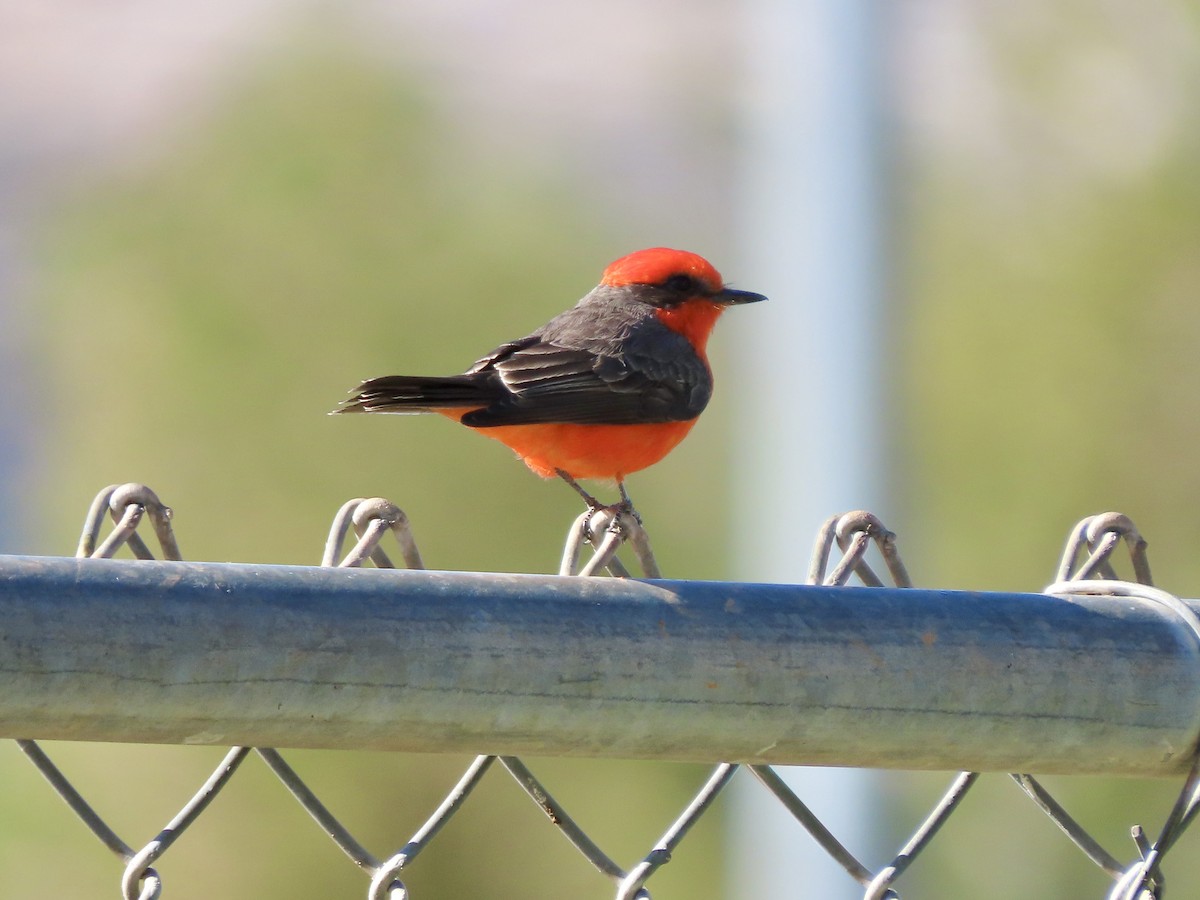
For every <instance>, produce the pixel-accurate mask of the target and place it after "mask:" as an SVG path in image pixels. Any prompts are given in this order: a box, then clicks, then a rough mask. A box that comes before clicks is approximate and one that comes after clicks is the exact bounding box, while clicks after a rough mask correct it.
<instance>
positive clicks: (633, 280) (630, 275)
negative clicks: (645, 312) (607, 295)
mask: <svg viewBox="0 0 1200 900" xmlns="http://www.w3.org/2000/svg"><path fill="white" fill-rule="evenodd" d="M675 275H690V276H691V277H692V278H694V279H696V281H698V282H699V283H700V284H701V285H702V286H703V287H704V288H706V289H707V290H708V291H710V292H712V293H716V292H717V291H719V290H721V287H722V285H723V284H724V282H723V281H722V279H721V273H720V272H718V271H717V270H716V269H714V268H713V266H712V263H710V262H709V261H708V260H707V259H705V258H704V257H703V256H699V255H697V254H695V253H688V252H687V251H686V250H672V249H670V248H669V247H651V248H650V249H649V250H638V251H637V252H635V253H630V254H629V255H628V256H622V257H621V258H620V259H618V260H616V261H615V262H612V263H610V264H609V266H608V268H607V269H605V270H604V277H603V278H602V279H601V280H600V283H601V284H607V285H609V286H610V287H624V286H626V285H630V284H664V283H665V282H666V281H667V280H668V279H670V278H671V277H672V276H675Z"/></svg>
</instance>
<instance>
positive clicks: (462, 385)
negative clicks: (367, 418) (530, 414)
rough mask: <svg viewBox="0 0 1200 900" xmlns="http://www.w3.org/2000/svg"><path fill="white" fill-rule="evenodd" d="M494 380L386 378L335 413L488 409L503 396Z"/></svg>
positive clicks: (479, 377) (362, 386)
mask: <svg viewBox="0 0 1200 900" xmlns="http://www.w3.org/2000/svg"><path fill="white" fill-rule="evenodd" d="M492 381H493V379H492V378H490V377H488V376H485V375H482V374H472V375H451V376H448V377H445V378H426V377H422V376H419V375H385V376H384V377H382V378H371V379H369V380H367V381H364V382H363V383H362V384H360V385H359V386H358V387H357V388H355V389H354V391H353V393H352V396H350V397H349V398H348V399H346V400H343V401H342V402H341V403H340V404H339V405H338V408H337V409H335V410H333V411H332V412H334V413H420V412H430V411H432V410H438V409H455V408H463V407H476V408H478V407H480V406H487V405H488V404H490V403H492V402H493V401H495V400H496V399H498V397H499V396H500V392H499V391H498V390H497V388H496V386H495V385H494V384H492Z"/></svg>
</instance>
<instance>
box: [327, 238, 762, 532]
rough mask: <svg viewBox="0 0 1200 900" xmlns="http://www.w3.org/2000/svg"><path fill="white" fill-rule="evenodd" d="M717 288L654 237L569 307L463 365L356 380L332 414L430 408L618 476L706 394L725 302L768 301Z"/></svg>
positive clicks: (695, 262) (691, 420) (692, 260)
mask: <svg viewBox="0 0 1200 900" xmlns="http://www.w3.org/2000/svg"><path fill="white" fill-rule="evenodd" d="M765 299H766V298H765V297H763V296H762V295H761V294H753V293H750V292H749V291H737V290H733V289H732V288H728V287H726V286H725V284H724V282H723V281H722V279H721V276H720V274H719V273H718V272H717V270H716V269H714V268H713V267H712V265H710V264H709V263H708V261H707V260H705V259H703V258H702V257H700V256H697V255H696V254H695V253H687V252H685V251H683V250H668V249H666V248H665V247H655V248H652V249H650V250H639V251H638V252H636V253H631V254H629V255H628V256H623V257H621V259H618V260H617V261H616V262H614V263H612V264H611V265H610V266H609V267H608V268H607V269H605V270H604V277H603V278H602V279H601V280H600V284H599V285H597V286H596V287H595V288H593V289H592V290H591V291H590V292H588V294H587V295H586V296H585V297H584V298H583V299H582V300H580V301H579V303H577V304H576V305H575V306H574V308H572V309H569V310H567V311H566V312H564V313H562V314H561V315H557V316H555V317H554V318H553V319H551V320H550V321H549V322H547V323H546V324H545V325H543V326H542V327H541V328H539V329H538V330H537V331H535V332H533V334H531V335H529V336H528V337H524V338H521V339H520V340H517V341H512V342H510V343H507V344H502V345H501V346H500V347H497V348H496V349H495V350H493V351H492V352H491V353H489V354H488V355H487V356H485V357H483V359H481V360H479V361H478V362H477V363H475V365H473V366H471V368H469V369H467V371H466V372H465V373H463V374H462V375H451V376H449V377H441V378H436V377H435V378H426V377H422V376H415V375H387V376H384V377H382V378H372V379H370V380H369V381H364V382H363V383H362V384H360V385H359V386H358V388H357V390H355V391H354V392H353V396H352V397H350V399H348V400H345V401H343V403H342V404H341V406H340V407H339V408H338V409H336V410H334V412H338V413H357V412H368V413H420V412H436V413H441V414H442V415H444V416H449V417H450V418H452V419H456V420H457V421H459V422H462V424H464V425H466V426H467V427H469V428H473V429H477V430H478V431H479V432H480V434H484V435H487V436H488V437H491V438H495V439H496V440H498V441H500V442H501V443H503V444H507V445H508V446H509V447H511V448H512V449H513V450H515V451H516V452H517V455H518V456H519V457H520V458H521V459H523V460H524V461H525V465H527V466H528V467H529V468H530V469H532V470H533V471H534V472H536V473H537V474H538V475H541V476H542V477H543V478H550V477H551V476H553V475H558V476H560V477H561V478H563V479H564V480H565V481H566V482H567V483H568V484H570V485H571V486H572V487H573V488H575V490H576V491H578V492H579V493H580V495H581V496H582V497H583V498H584V500H585V501H586V502H587V504H588V506H589V507H591V508H592V509H597V508H600V504H599V503H598V502H597V501H596V500H595V498H594V497H592V496H591V495H590V494H588V493H587V492H586V491H584V490H583V488H581V487H580V486H579V485H578V483H577V482H576V479H578V478H597V479H604V480H606V481H615V482H616V483H617V486H618V487H619V489H620V492H621V499H622V501H623V505H624V507H625V508H627V509H630V510H632V505H631V504H630V503H629V495H628V494H627V493H626V492H625V484H624V482H625V476H627V475H629V474H630V473H631V472H636V471H638V470H639V469H644V468H646V467H647V466H650V465H653V464H654V463H656V462H658V461H659V460H660V459H662V458H663V457H664V456H666V455H667V454H668V453H669V452H670V451H671V450H672V449H673V448H674V447H675V445H676V444H678V443H679V442H680V441H681V440H683V438H684V437H685V436H686V435H687V433H688V432H689V431H690V430H691V428H692V426H693V425H695V424H696V418H697V417H698V416H699V415H700V413H701V412H703V410H704V407H705V406H707V405H708V399H709V397H710V396H712V385H713V380H712V371H711V369H710V368H709V365H708V357H707V355H706V353H705V347H706V345H707V343H708V336H709V334H710V333H711V332H712V328H713V325H714V324H716V321H717V318H718V317H719V316H720V315H721V313H722V312H723V311H724V309H725V307H727V306H731V305H733V304H737V303H754V302H757V301H759V300H765Z"/></svg>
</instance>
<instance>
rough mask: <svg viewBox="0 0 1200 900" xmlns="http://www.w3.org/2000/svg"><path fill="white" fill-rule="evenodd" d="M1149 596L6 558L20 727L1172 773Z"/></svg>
mask: <svg viewBox="0 0 1200 900" xmlns="http://www.w3.org/2000/svg"><path fill="white" fill-rule="evenodd" d="M1081 590H1083V587H1082V586H1081ZM1152 593H1153V589H1147V592H1146V594H1147V595H1146V596H1138V595H1136V592H1135V595H1131V596H1095V595H1083V594H1080V595H1048V594H1026V593H996V592H989V593H983V592H962V591H941V590H921V589H912V588H909V589H889V588H838V587H820V586H808V585H790V584H789V585H772V584H740V583H722V582H691V581H667V580H662V581H635V580H630V579H611V578H589V579H579V578H567V577H559V576H547V575H513V574H487V573H460V572H433V571H403V570H383V569H335V568H315V567H301V566H274V565H258V564H253V565H249V564H229V563H194V562H153V563H147V562H137V561H121V560H100V559H68V558H57V557H28V556H26V557H22V556H5V557H0V732H2V733H0V736H2V737H16V738H46V739H65V740H87V741H121V742H161V743H186V744H225V745H228V744H242V745H254V746H292V747H324V748H345V749H350V748H357V749H394V750H406V751H416V752H443V753H446V752H462V753H489V754H514V753H519V754H542V755H555V756H595V757H625V758H647V759H673V760H681V761H687V760H690V761H708V762H712V761H717V760H724V761H731V762H751V763H797V764H818V765H839V766H872V767H889V768H916V769H970V770H975V771H1014V772H1015V771H1022V772H1046V773H1107V774H1133V775H1170V774H1175V773H1178V772H1181V771H1184V770H1185V769H1186V768H1187V766H1188V765H1189V764H1190V762H1191V759H1192V755H1193V752H1194V750H1195V746H1196V742H1197V736H1198V734H1200V637H1198V636H1197V634H1196V633H1195V631H1194V630H1193V628H1192V627H1191V625H1190V624H1189V622H1188V621H1187V619H1188V617H1187V616H1181V615H1180V614H1179V613H1178V611H1176V610H1173V609H1172V608H1170V607H1169V606H1165V605H1163V604H1162V603H1159V602H1155V600H1154V599H1153V597H1152V596H1149V595H1150V594H1152ZM1187 603H1188V604H1189V605H1190V606H1191V607H1193V608H1195V609H1200V603H1197V602H1196V601H1187Z"/></svg>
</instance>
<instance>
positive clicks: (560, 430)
mask: <svg viewBox="0 0 1200 900" xmlns="http://www.w3.org/2000/svg"><path fill="white" fill-rule="evenodd" d="M695 424H696V420H695V419H691V420H690V421H686V422H654V423H649V424H637V425H574V424H566V423H546V424H536V425H498V426H496V427H494V428H477V429H475V430H476V431H478V432H479V433H480V434H482V435H486V436H487V437H490V438H494V439H495V440H498V441H500V442H501V443H502V444H507V445H508V446H509V447H511V448H512V449H513V450H515V451H516V453H517V456H519V457H521V459H523V460H524V461H525V465H527V466H529V468H530V469H532V470H533V471H534V472H536V473H537V474H538V475H541V476H542V477H543V478H553V477H554V476H555V474H556V470H558V469H562V470H563V471H564V472H566V473H567V474H568V475H570V476H571V477H572V478H602V479H606V480H613V481H621V480H623V479H624V478H625V476H626V475H628V474H630V473H631V472H636V471H638V470H639V469H644V468H646V467H647V466H652V465H654V463H656V462H658V461H659V460H660V459H662V458H663V457H664V456H666V455H667V454H668V453H670V452H671V450H672V449H673V448H674V447H675V445H676V444H678V443H679V442H680V441H682V440H683V439H684V438H685V437H686V436H687V433H688V432H689V431H691V430H692V426H693V425H695Z"/></svg>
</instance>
